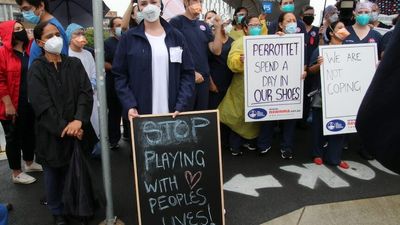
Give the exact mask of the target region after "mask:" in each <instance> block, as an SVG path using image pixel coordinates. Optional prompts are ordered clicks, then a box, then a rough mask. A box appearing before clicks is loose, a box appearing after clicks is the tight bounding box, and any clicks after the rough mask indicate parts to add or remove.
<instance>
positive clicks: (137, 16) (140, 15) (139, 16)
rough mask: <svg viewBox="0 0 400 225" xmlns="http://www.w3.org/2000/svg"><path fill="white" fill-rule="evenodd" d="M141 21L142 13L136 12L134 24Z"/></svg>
mask: <svg viewBox="0 0 400 225" xmlns="http://www.w3.org/2000/svg"><path fill="white" fill-rule="evenodd" d="M142 20H143V13H142V12H137V15H136V23H137V24H139V23H140V22H142Z"/></svg>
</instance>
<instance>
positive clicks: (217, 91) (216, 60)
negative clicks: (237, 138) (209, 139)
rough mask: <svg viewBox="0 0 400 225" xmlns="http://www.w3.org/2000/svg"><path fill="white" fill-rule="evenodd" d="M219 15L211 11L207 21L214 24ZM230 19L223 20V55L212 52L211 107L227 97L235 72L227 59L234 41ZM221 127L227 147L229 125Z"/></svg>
mask: <svg viewBox="0 0 400 225" xmlns="http://www.w3.org/2000/svg"><path fill="white" fill-rule="evenodd" d="M215 15H217V14H216V13H215V12H214V11H209V12H207V13H206V16H205V18H206V20H205V21H206V23H207V24H209V25H210V24H212V23H211V19H212V17H213V16H215ZM229 22H230V21H229V20H227V21H224V22H223V28H222V29H221V32H222V36H223V45H222V52H221V55H219V56H216V55H213V54H211V53H210V57H209V62H208V63H209V65H210V98H209V103H208V108H209V109H217V108H218V105H219V104H220V103H221V101H222V99H223V98H224V97H225V94H226V91H227V90H228V87H229V85H230V84H231V81H232V76H233V72H232V71H231V70H230V69H229V67H228V65H227V59H228V54H229V51H230V50H231V46H232V43H233V39H232V38H231V37H229V36H228V34H229V33H228V31H227V30H226V27H227V26H229ZM212 26H213V25H212ZM213 35H215V29H213ZM220 127H221V143H222V146H223V147H225V146H227V145H228V139H229V133H230V129H229V127H227V126H225V125H224V124H223V123H221V124H220Z"/></svg>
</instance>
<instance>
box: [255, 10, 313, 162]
mask: <svg viewBox="0 0 400 225" xmlns="http://www.w3.org/2000/svg"><path fill="white" fill-rule="evenodd" d="M297 24H298V23H297V20H296V16H295V15H294V14H293V13H291V12H284V13H281V14H280V16H279V18H278V26H279V28H278V31H277V34H278V35H282V36H283V35H290V34H295V33H296V32H297V31H298V30H297ZM299 77H301V78H302V79H304V78H305V77H306V73H305V72H303V73H302V74H299ZM279 123H280V125H281V127H282V142H281V150H280V151H281V156H282V158H283V159H292V158H293V147H294V146H293V138H294V132H295V127H296V120H281V121H279ZM274 124H275V121H267V122H263V123H262V125H261V131H260V135H259V136H258V139H257V147H258V149H259V151H260V154H261V155H263V154H266V153H268V151H269V150H271V146H272V137H273V134H274Z"/></svg>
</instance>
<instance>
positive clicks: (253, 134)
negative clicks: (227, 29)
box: [218, 16, 261, 156]
mask: <svg viewBox="0 0 400 225" xmlns="http://www.w3.org/2000/svg"><path fill="white" fill-rule="evenodd" d="M241 26H242V27H243V31H244V32H245V35H246V36H248V35H260V34H261V23H260V20H259V19H258V17H256V16H248V17H245V18H244V19H243V20H242V24H241ZM244 61H245V59H244V55H243V37H241V38H239V39H238V40H236V41H234V42H233V44H232V48H231V50H230V52H229V55H228V60H227V64H228V67H229V69H231V70H232V72H233V73H234V75H233V78H232V82H231V85H230V86H229V88H228V90H227V92H226V95H225V97H224V99H223V100H222V102H221V103H220V105H219V107H218V109H219V111H220V121H221V122H222V123H224V124H225V125H226V126H228V127H229V128H230V129H231V130H232V131H231V132H230V137H229V147H230V151H231V153H232V155H234V156H240V155H242V154H243V152H242V149H241V148H242V145H244V144H246V143H247V144H248V143H250V142H251V141H252V140H254V139H255V138H257V136H258V133H259V124H258V123H246V122H245V121H244V120H245V119H244V117H245V115H244ZM248 146H249V145H246V148H248ZM250 147H251V146H250ZM248 149H249V148H248ZM252 150H255V149H254V148H252Z"/></svg>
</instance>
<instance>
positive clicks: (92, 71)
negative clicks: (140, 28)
mask: <svg viewBox="0 0 400 225" xmlns="http://www.w3.org/2000/svg"><path fill="white" fill-rule="evenodd" d="M66 34H67V38H68V41H69V49H68V54H69V56H71V57H76V58H78V59H80V60H81V62H82V65H83V67H84V68H85V71H86V74H87V76H88V78H89V80H90V83H91V84H92V89H93V91H94V95H93V99H94V102H95V104H93V111H92V116H91V117H90V122H91V123H92V125H93V128H94V130H95V132H96V135H97V136H98V137H100V127H99V115H98V109H97V102H98V99H97V87H96V63H95V62H94V58H93V56H92V54H91V53H90V52H89V51H88V50H86V49H84V47H85V45H86V44H87V40H86V37H85V30H84V28H83V27H82V26H81V25H79V24H76V23H71V24H70V25H68V27H67V30H66Z"/></svg>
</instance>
